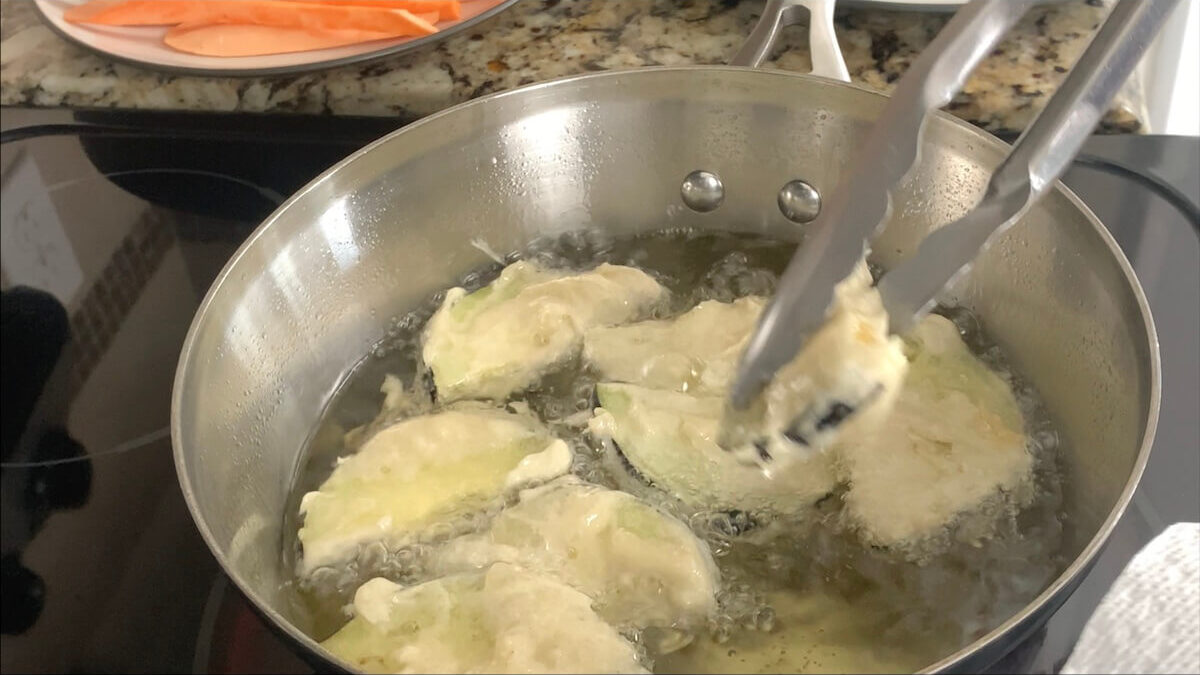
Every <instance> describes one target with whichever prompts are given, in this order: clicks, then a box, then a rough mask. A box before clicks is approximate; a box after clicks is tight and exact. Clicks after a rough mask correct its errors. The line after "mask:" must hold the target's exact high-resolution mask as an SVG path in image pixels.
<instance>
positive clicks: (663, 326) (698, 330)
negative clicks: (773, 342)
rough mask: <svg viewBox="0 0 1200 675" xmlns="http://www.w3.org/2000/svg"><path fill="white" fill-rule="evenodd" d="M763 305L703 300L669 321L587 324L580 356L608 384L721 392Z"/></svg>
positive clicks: (755, 299) (759, 302)
mask: <svg viewBox="0 0 1200 675" xmlns="http://www.w3.org/2000/svg"><path fill="white" fill-rule="evenodd" d="M765 304H766V301H765V300H763V298H760V297H756V296H749V297H745V298H739V299H737V300H735V301H733V302H718V301H716V300H706V301H704V302H701V303H700V304H698V305H696V306H695V307H693V308H692V309H691V310H689V311H687V312H685V313H684V314H681V315H680V316H678V317H676V318H674V319H668V320H657V321H641V322H638V323H634V324H629V325H627V326H612V327H606V328H593V329H592V330H589V331H588V332H587V335H586V336H584V341H583V358H584V360H585V361H587V363H588V364H589V365H590V366H591V367H592V368H593V369H595V370H596V371H597V372H598V373H599V374H600V376H601V378H602V379H604V380H607V381H610V382H627V383H633V384H640V385H642V386H645V387H652V388H654V389H668V390H671V391H680V392H688V393H693V394H695V393H706V394H709V395H722V394H724V393H725V391H726V390H727V389H728V388H729V383H730V382H731V381H732V380H733V375H734V372H735V368H736V367H737V363H738V359H740V358H741V355H742V350H743V349H745V346H746V340H747V339H749V337H750V332H751V331H752V330H754V325H755V323H757V322H758V316H759V314H761V313H762V310H763V307H764V306H765Z"/></svg>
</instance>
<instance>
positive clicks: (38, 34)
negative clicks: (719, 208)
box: [0, 0, 1141, 133]
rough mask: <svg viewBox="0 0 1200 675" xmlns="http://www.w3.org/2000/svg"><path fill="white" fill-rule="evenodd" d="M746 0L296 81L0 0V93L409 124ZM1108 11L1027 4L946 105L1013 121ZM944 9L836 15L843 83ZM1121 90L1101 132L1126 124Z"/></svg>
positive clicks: (563, 6) (1026, 116)
mask: <svg viewBox="0 0 1200 675" xmlns="http://www.w3.org/2000/svg"><path fill="white" fill-rule="evenodd" d="M761 8H762V2H761V0H742V1H741V2H738V1H736V0H653V1H651V0H523V1H522V2H520V3H517V5H516V6H514V7H513V8H512V9H510V10H509V11H507V12H505V13H503V14H501V15H500V16H498V17H497V18H495V19H493V20H492V21H490V22H488V23H486V24H484V25H482V26H479V27H477V28H476V29H475V30H473V31H468V32H466V33H464V34H459V35H456V36H453V37H451V38H449V39H447V40H445V41H443V42H441V43H439V44H438V45H436V46H434V47H430V48H428V49H425V50H423V51H420V52H417V53H412V54H407V55H401V56H396V57H390V58H387V59H384V60H382V61H377V62H374V63H369V64H366V65H359V66H350V67H344V68H339V69H334V70H327V71H322V72H315V73H310V74H305V75H299V76H295V75H293V76H281V77H271V78H211V77H185V76H175V75H169V74H164V73H157V72H152V71H148V70H142V69H139V68H135V67H131V66H126V65H121V64H116V63H113V62H111V61H109V60H106V59H105V58H103V57H100V56H96V55H94V54H92V53H90V52H88V51H86V50H84V49H82V48H80V47H77V46H75V45H73V44H69V43H67V42H65V41H64V40H63V39H61V38H59V37H58V36H57V35H55V34H54V33H52V32H51V31H50V29H49V28H47V27H45V26H44V25H42V23H41V21H40V19H39V17H38V15H37V13H36V12H35V10H34V9H33V7H32V6H31V4H30V2H29V0H0V19H2V28H0V40H2V41H0V104H3V105H26V106H70V107H108V108H136V109H168V110H204V111H247V112H301V113H323V114H334V115H372V116H396V117H399V118H402V119H406V120H407V119H413V118H416V117H419V116H422V115H426V114H429V113H431V112H434V111H437V110H440V109H442V108H445V107H447V106H450V105H453V104H455V103H459V102H461V101H465V100H467V99H470V98H473V97H476V96H480V95H483V94H486V93H489V92H493V91H499V90H502V89H508V88H511V87H516V86H519V85H523V84H528V83H530V82H536V81H539V80H546V79H550V78H554V77H559V76H563V75H570V74H574V73H581V72H585V71H589V70H604V69H611V68H631V67H637V66H646V65H679V64H697V63H699V64H712V63H723V62H725V61H726V60H727V59H729V57H730V56H732V55H733V53H734V52H735V51H736V50H737V47H738V46H739V45H740V44H741V42H742V39H743V38H744V37H745V36H746V35H747V34H748V33H749V31H750V28H751V27H752V26H753V24H754V21H755V20H756V18H757V16H758V13H759V12H760V11H761ZM1107 11H1108V3H1106V2H1100V1H1098V0H1090V1H1084V0H1068V1H1067V2H1061V3H1055V4H1053V5H1047V6H1044V7H1040V8H1037V9H1035V10H1033V11H1031V12H1030V14H1029V16H1027V17H1025V19H1024V20H1023V22H1022V23H1021V24H1020V26H1019V27H1018V28H1016V29H1015V30H1014V31H1013V32H1012V34H1011V35H1010V36H1009V37H1008V39H1007V41H1006V42H1005V43H1004V44H1003V45H1002V46H1001V47H999V48H998V49H997V50H996V52H995V53H994V54H993V55H992V56H990V57H989V58H988V59H987V60H986V61H985V62H984V63H983V64H982V65H981V66H980V68H979V69H978V71H977V72H976V74H975V75H974V77H973V78H972V79H971V81H970V82H969V83H968V85H967V87H966V89H965V90H964V91H963V93H962V94H960V95H959V96H958V98H957V99H956V100H955V101H954V102H953V103H952V104H951V106H950V110H951V111H952V112H953V113H954V114H956V115H958V116H960V117H962V118H964V119H967V120H969V121H971V122H974V123H975V124H978V125H980V126H982V127H984V128H986V129H988V130H990V131H993V132H999V131H1017V130H1020V129H1023V128H1024V127H1025V125H1026V124H1028V122H1029V121H1030V119H1031V118H1032V116H1033V114H1034V113H1035V112H1036V111H1037V110H1038V109H1040V107H1041V106H1042V105H1043V104H1044V102H1045V100H1046V98H1047V97H1048V96H1049V95H1050V94H1051V93H1052V92H1053V91H1054V88H1055V87H1056V86H1057V84H1058V82H1060V81H1061V79H1062V77H1063V74H1064V73H1065V72H1066V70H1067V68H1068V67H1070V65H1071V64H1072V63H1073V62H1074V60H1075V58H1076V57H1078V55H1079V53H1080V52H1081V51H1082V50H1083V48H1084V47H1085V46H1086V44H1087V42H1088V40H1089V39H1090V37H1091V35H1092V33H1093V31H1094V30H1095V28H1096V27H1097V26H1098V25H1099V23H1100V22H1101V21H1102V19H1103V17H1104V16H1105V15H1106V13H1107ZM946 19H947V15H945V14H924V13H915V12H893V11H882V10H874V9H866V8H859V7H855V8H849V9H844V10H841V11H839V15H838V19H837V33H838V39H839V40H840V42H841V47H842V51H843V53H844V55H845V58H846V62H847V65H848V67H849V70H850V75H851V78H852V79H853V80H854V81H856V82H860V83H864V84H867V85H869V86H872V87H875V88H879V89H883V90H887V89H889V88H890V87H891V83H892V82H894V81H895V79H896V78H897V77H899V75H900V74H901V73H902V72H904V69H905V68H906V67H907V65H908V64H909V63H910V62H911V60H912V59H913V58H914V56H915V55H916V54H917V53H918V52H919V51H920V50H921V49H922V48H923V47H924V46H925V45H926V44H928V43H929V41H930V39H931V38H932V37H933V35H935V34H936V33H937V31H938V30H939V29H940V28H941V27H942V26H943V25H944V23H945V21H946ZM807 42H808V40H807V35H806V31H805V30H803V29H800V28H796V29H792V30H791V31H790V32H789V34H788V35H787V37H786V38H785V40H783V44H781V45H779V47H778V48H777V49H776V55H775V56H774V58H772V59H771V61H770V63H769V64H768V67H776V68H784V69H789V70H800V71H805V70H807V69H808V67H809V57H808V48H807ZM1139 110H1140V102H1139V100H1138V96H1137V94H1136V90H1134V89H1129V90H1127V91H1126V93H1125V95H1124V96H1123V97H1122V98H1121V100H1118V101H1117V102H1116V103H1115V104H1114V106H1113V110H1112V111H1110V113H1109V114H1108V115H1107V117H1106V118H1105V120H1104V122H1103V124H1102V130H1103V131H1108V132H1115V133H1120V132H1136V131H1138V130H1139V129H1140V127H1141V122H1140V119H1139V118H1140V117H1141V114H1140V112H1139Z"/></svg>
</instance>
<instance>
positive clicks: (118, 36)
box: [34, 0, 517, 76]
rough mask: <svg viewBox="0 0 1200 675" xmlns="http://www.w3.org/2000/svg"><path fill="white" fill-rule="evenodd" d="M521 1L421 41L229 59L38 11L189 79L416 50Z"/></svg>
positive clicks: (67, 3)
mask: <svg viewBox="0 0 1200 675" xmlns="http://www.w3.org/2000/svg"><path fill="white" fill-rule="evenodd" d="M516 1H517V0H467V1H465V2H463V3H462V18H461V19H459V20H458V21H441V22H438V24H437V26H438V28H439V29H440V30H439V31H438V32H437V33H435V34H433V35H427V36H424V37H419V38H396V39H393V40H376V41H374V42H364V43H362V44H357V45H348V46H345V47H334V48H332V49H315V50H312V51H307V52H293V53H290V54H272V55H269V56H237V57H229V58H222V57H216V56H196V55H195V54H185V53H183V52H179V51H175V50H174V49H171V48H170V47H168V46H166V45H165V44H163V41H162V38H163V35H164V34H165V33H166V32H167V29H166V28H165V27H162V26H143V27H121V26H88V25H81V24H74V23H70V22H68V21H67V20H65V19H64V18H63V13H64V12H66V10H67V9H69V8H70V7H72V6H74V5H79V4H82V3H83V0H35V1H34V6H35V7H36V8H37V9H38V11H40V12H41V13H42V16H43V17H44V18H45V19H46V22H47V23H48V24H49V25H50V27H51V28H53V29H54V30H55V31H56V32H58V33H59V34H60V35H62V36H63V37H65V38H66V39H68V40H70V41H72V42H75V43H78V44H80V45H82V46H83V47H86V48H87V49H90V50H92V51H95V52H99V53H101V54H103V55H104V56H107V57H109V58H112V59H114V60H117V61H123V62H125V63H132V64H134V65H139V66H144V67H146V68H154V69H157V70H166V71H170V72H173V73H183V74H188V75H217V76H222V75H224V76H229V75H234V76H252V75H279V74H284V73H299V72H306V71H311V70H319V69H321V68H332V67H334V66H342V65H346V64H350V63H361V62H363V61H368V60H372V59H378V58H382V57H384V56H391V55H393V54H397V53H400V52H403V51H408V50H410V49H416V48H418V47H421V46H424V45H427V44H429V43H430V42H434V41H436V40H440V39H442V38H444V37H446V36H448V35H452V34H454V33H457V32H458V31H461V30H465V29H466V28H469V27H470V26H473V25H475V24H477V23H479V22H480V21H484V20H485V19H487V18H489V17H491V16H493V15H495V14H496V13H497V12H500V11H502V10H504V9H505V8H507V7H508V6H510V5H512V4H513V3H515V2H516Z"/></svg>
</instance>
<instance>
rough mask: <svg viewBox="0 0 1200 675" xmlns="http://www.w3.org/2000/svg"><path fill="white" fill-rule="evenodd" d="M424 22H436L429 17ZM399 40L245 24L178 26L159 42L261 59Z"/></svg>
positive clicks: (199, 51) (346, 31) (377, 35)
mask: <svg viewBox="0 0 1200 675" xmlns="http://www.w3.org/2000/svg"><path fill="white" fill-rule="evenodd" d="M422 18H425V19H426V20H432V21H436V20H437V15H436V14H429V15H426V16H425V17H422ZM396 37H403V36H401V35H396V34H392V33H382V32H378V31H365V30H354V29H343V30H332V29H323V30H313V29H308V28H289V27H283V26H256V25H249V24H222V23H214V24H180V25H178V26H175V27H173V28H171V29H170V30H168V31H167V34H166V35H165V36H164V37H163V42H164V43H166V45H167V46H168V47H171V48H172V49H177V50H179V51H181V52H187V53H188V54H197V55H199V56H223V57H235V56H264V55H266V54H286V53H289V52H304V51H309V50H312V49H329V48H331V47H344V46H346V45H353V44H359V43H362V42H370V41H372V40H388V39H392V38H396Z"/></svg>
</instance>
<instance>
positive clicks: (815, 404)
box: [722, 262, 908, 471]
mask: <svg viewBox="0 0 1200 675" xmlns="http://www.w3.org/2000/svg"><path fill="white" fill-rule="evenodd" d="M907 371H908V361H907V359H905V357H904V350H903V342H902V341H901V340H900V339H899V338H897V337H894V336H891V335H889V334H888V320H887V312H886V311H884V309H883V302H882V300H881V299H880V297H879V292H878V291H877V290H876V289H875V288H874V286H873V285H872V279H871V272H870V270H869V269H868V268H867V265H866V263H865V262H864V263H860V264H859V265H858V267H856V268H855V270H854V272H853V273H851V275H850V276H849V277H846V279H845V280H843V281H842V282H841V283H840V284H838V286H837V288H836V289H835V290H834V303H833V307H832V308H831V310H830V314H829V318H828V320H827V321H826V322H825V323H824V324H823V325H822V326H821V327H820V328H819V329H817V331H816V332H814V333H813V334H812V335H811V336H810V337H809V338H808V340H807V341H806V342H805V344H804V346H803V347H802V348H801V350H800V353H799V354H797V355H796V358H795V359H793V360H792V361H791V362H790V363H789V364H787V365H786V366H784V367H783V368H781V369H780V370H779V372H778V373H776V374H775V378H774V379H773V380H772V381H771V383H770V384H769V385H768V386H767V388H766V389H765V390H764V391H763V393H762V394H761V395H760V397H759V398H758V400H757V401H756V402H755V404H754V405H753V406H751V407H750V409H749V410H747V411H742V412H737V413H734V412H732V411H729V414H728V417H727V418H726V419H725V423H724V424H723V425H722V426H723V429H722V433H723V434H724V435H723V437H722V441H723V442H722V445H723V447H726V448H729V449H731V450H732V451H733V452H734V453H735V454H736V455H737V456H738V457H739V458H740V459H741V460H742V461H745V462H752V463H757V464H759V465H761V466H763V467H764V468H765V469H767V470H769V471H775V470H778V469H774V468H772V467H773V466H778V465H779V464H781V463H782V464H786V463H787V462H790V461H793V460H795V459H798V458H805V457H809V456H811V455H812V454H814V453H816V452H819V451H823V450H827V449H829V448H830V447H832V446H833V445H834V444H835V443H836V442H837V441H838V439H839V437H841V436H843V435H844V436H848V437H853V436H855V435H856V434H859V433H862V432H863V431H865V430H869V429H871V428H872V427H874V426H876V425H878V424H880V423H881V422H882V421H883V419H885V418H886V417H887V414H888V412H889V411H890V410H891V407H892V404H893V402H894V401H895V398H896V394H897V392H898V391H899V389H900V386H901V383H902V382H903V381H904V376H905V374H906V373H907Z"/></svg>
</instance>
